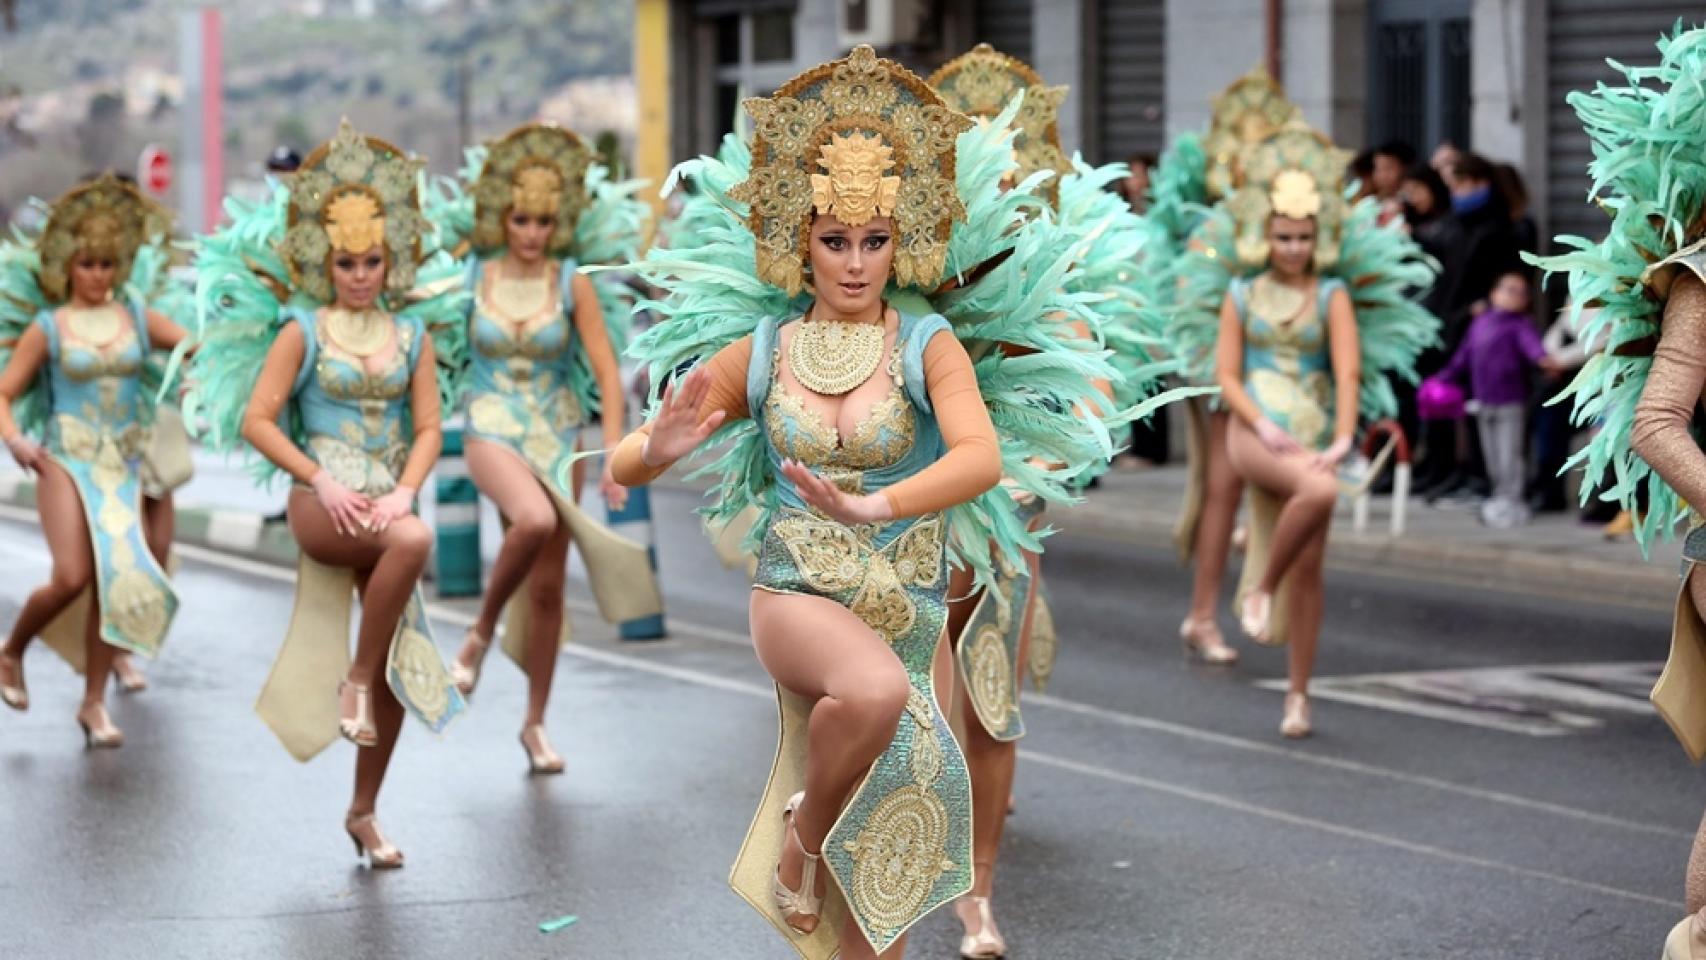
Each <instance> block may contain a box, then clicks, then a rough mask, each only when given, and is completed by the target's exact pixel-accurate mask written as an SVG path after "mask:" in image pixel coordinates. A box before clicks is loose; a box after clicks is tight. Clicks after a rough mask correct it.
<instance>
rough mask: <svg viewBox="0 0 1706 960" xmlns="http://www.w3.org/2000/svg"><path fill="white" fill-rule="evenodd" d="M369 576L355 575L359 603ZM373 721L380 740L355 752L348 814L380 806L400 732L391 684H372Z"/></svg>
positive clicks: (399, 715)
mask: <svg viewBox="0 0 1706 960" xmlns="http://www.w3.org/2000/svg"><path fill="white" fill-rule="evenodd" d="M370 582H371V580H370V577H365V576H358V577H357V579H356V586H357V589H358V590H359V591H360V593H361V605H362V609H363V610H365V609H366V608H367V604H368V602H369V601H368V597H369V589H370ZM373 724H374V726H375V727H377V728H378V730H379V742H378V743H376V744H374V745H373V746H371V747H363V748H362V749H360V750H357V751H356V752H355V794H354V796H352V797H351V798H350V805H349V815H350V816H351V817H360V816H365V815H367V814H370V813H373V812H374V811H375V810H376V809H377V808H378V805H379V788H380V787H382V786H384V785H385V771H386V770H388V769H389V768H390V766H391V754H392V753H393V752H394V751H395V750H396V749H397V738H398V737H399V736H400V735H401V734H402V732H403V705H402V704H401V703H398V702H397V695H396V694H394V693H392V692H391V686H390V684H386V683H379V684H376V685H374V687H373Z"/></svg>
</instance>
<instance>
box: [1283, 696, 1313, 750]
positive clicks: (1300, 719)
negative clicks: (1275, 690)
mask: <svg viewBox="0 0 1706 960" xmlns="http://www.w3.org/2000/svg"><path fill="white" fill-rule="evenodd" d="M1314 732H1315V727H1314V726H1313V725H1312V724H1311V723H1310V722H1309V695H1308V694H1304V693H1288V694H1286V695H1285V714H1284V717H1283V719H1281V720H1280V735H1281V736H1284V737H1286V738H1287V739H1291V740H1302V739H1303V738H1304V737H1307V736H1309V735H1310V734H1312V733H1314Z"/></svg>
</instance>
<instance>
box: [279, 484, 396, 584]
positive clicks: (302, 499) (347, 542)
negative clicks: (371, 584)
mask: <svg viewBox="0 0 1706 960" xmlns="http://www.w3.org/2000/svg"><path fill="white" fill-rule="evenodd" d="M285 516H286V518H287V519H288V520H289V521H290V532H291V535H292V536H294V537H295V538H296V544H297V546H299V547H301V548H302V552H303V553H305V554H307V555H308V557H309V559H312V560H315V561H317V562H319V563H323V564H325V565H327V566H331V567H347V568H349V569H352V570H367V569H369V568H371V567H372V566H373V565H374V564H376V563H378V562H379V557H380V555H381V554H383V553H384V552H385V544H384V541H383V539H382V538H383V534H378V533H374V532H373V531H371V530H363V529H360V528H357V530H356V533H355V535H354V536H346V535H344V534H342V533H339V532H338V530H337V528H336V527H334V526H333V525H332V516H331V514H329V513H327V512H326V508H325V507H323V506H321V505H320V501H319V499H318V498H316V497H315V496H314V494H313V492H311V491H308V490H302V489H292V490H291V491H290V499H289V501H287V502H286V504H285Z"/></svg>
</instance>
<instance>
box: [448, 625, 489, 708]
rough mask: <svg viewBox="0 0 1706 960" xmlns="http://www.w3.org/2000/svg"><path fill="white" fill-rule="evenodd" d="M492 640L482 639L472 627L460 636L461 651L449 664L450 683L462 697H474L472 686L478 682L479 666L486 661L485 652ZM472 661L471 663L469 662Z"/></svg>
mask: <svg viewBox="0 0 1706 960" xmlns="http://www.w3.org/2000/svg"><path fill="white" fill-rule="evenodd" d="M491 646H492V638H491V637H482V636H480V635H479V634H478V633H476V632H475V631H474V628H473V627H469V628H468V632H467V633H466V634H463V636H462V649H461V650H459V651H457V653H456V659H455V660H452V661H451V662H450V682H451V683H454V684H456V689H458V690H460V691H462V695H463V696H464V697H471V696H473V695H474V686H475V684H478V683H479V682H480V664H482V663H484V662H485V660H486V651H487V650H489V649H491ZM470 659H472V661H473V662H472V663H470V662H469V660H470Z"/></svg>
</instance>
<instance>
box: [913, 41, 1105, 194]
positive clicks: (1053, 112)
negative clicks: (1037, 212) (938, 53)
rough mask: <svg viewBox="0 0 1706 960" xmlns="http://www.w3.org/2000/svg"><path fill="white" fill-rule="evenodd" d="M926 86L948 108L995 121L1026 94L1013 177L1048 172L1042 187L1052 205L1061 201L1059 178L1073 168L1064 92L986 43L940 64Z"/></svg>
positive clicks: (1016, 122)
mask: <svg viewBox="0 0 1706 960" xmlns="http://www.w3.org/2000/svg"><path fill="white" fill-rule="evenodd" d="M930 86H932V87H934V88H935V89H936V92H937V93H939V94H941V95H942V100H943V101H944V102H945V103H947V105H948V106H949V107H951V108H953V109H955V110H958V111H959V112H961V113H963V114H965V115H967V116H969V117H975V118H978V119H983V118H993V117H995V116H997V115H999V114H1000V113H1001V111H1002V110H1004V109H1006V108H1007V105H1008V103H1009V102H1011V101H1012V99H1013V95H1014V94H1015V93H1018V92H1019V91H1020V90H1023V91H1025V102H1024V103H1023V104H1021V105H1020V106H1019V115H1018V116H1017V117H1015V118H1014V121H1013V126H1014V128H1015V130H1016V131H1017V135H1016V136H1015V137H1014V138H1013V152H1014V154H1015V156H1016V159H1017V161H1018V170H1017V171H1016V172H1015V179H1017V180H1024V179H1025V178H1027V177H1029V176H1030V175H1031V174H1033V173H1036V172H1038V171H1039V170H1052V171H1054V172H1055V173H1056V174H1057V176H1056V177H1054V178H1051V179H1050V180H1049V182H1048V184H1047V186H1046V187H1045V188H1044V189H1045V191H1046V192H1047V194H1048V196H1049V199H1050V201H1051V202H1052V201H1055V200H1057V199H1058V197H1059V192H1060V180H1059V176H1058V175H1059V174H1061V173H1065V172H1067V171H1069V170H1070V169H1072V164H1071V161H1069V160H1068V159H1067V156H1066V150H1065V149H1064V148H1062V146H1061V143H1060V126H1059V117H1060V107H1061V104H1062V103H1064V102H1065V101H1066V94H1067V90H1068V88H1066V87H1051V86H1048V85H1046V84H1044V83H1043V79H1042V77H1040V76H1038V75H1037V72H1036V70H1034V69H1032V68H1031V66H1030V65H1029V64H1027V63H1025V62H1024V61H1023V60H1020V59H1019V58H1017V57H1011V56H1008V55H1007V54H1005V53H1002V52H1001V51H999V50H996V49H995V48H994V47H992V46H990V45H989V44H987V43H980V44H978V45H977V46H975V47H973V48H972V49H971V52H970V53H965V54H961V55H960V56H958V57H955V58H954V59H952V60H950V61H948V62H947V63H945V64H943V65H942V67H941V68H940V69H938V70H937V71H936V72H935V73H932V74H931V75H930Z"/></svg>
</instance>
